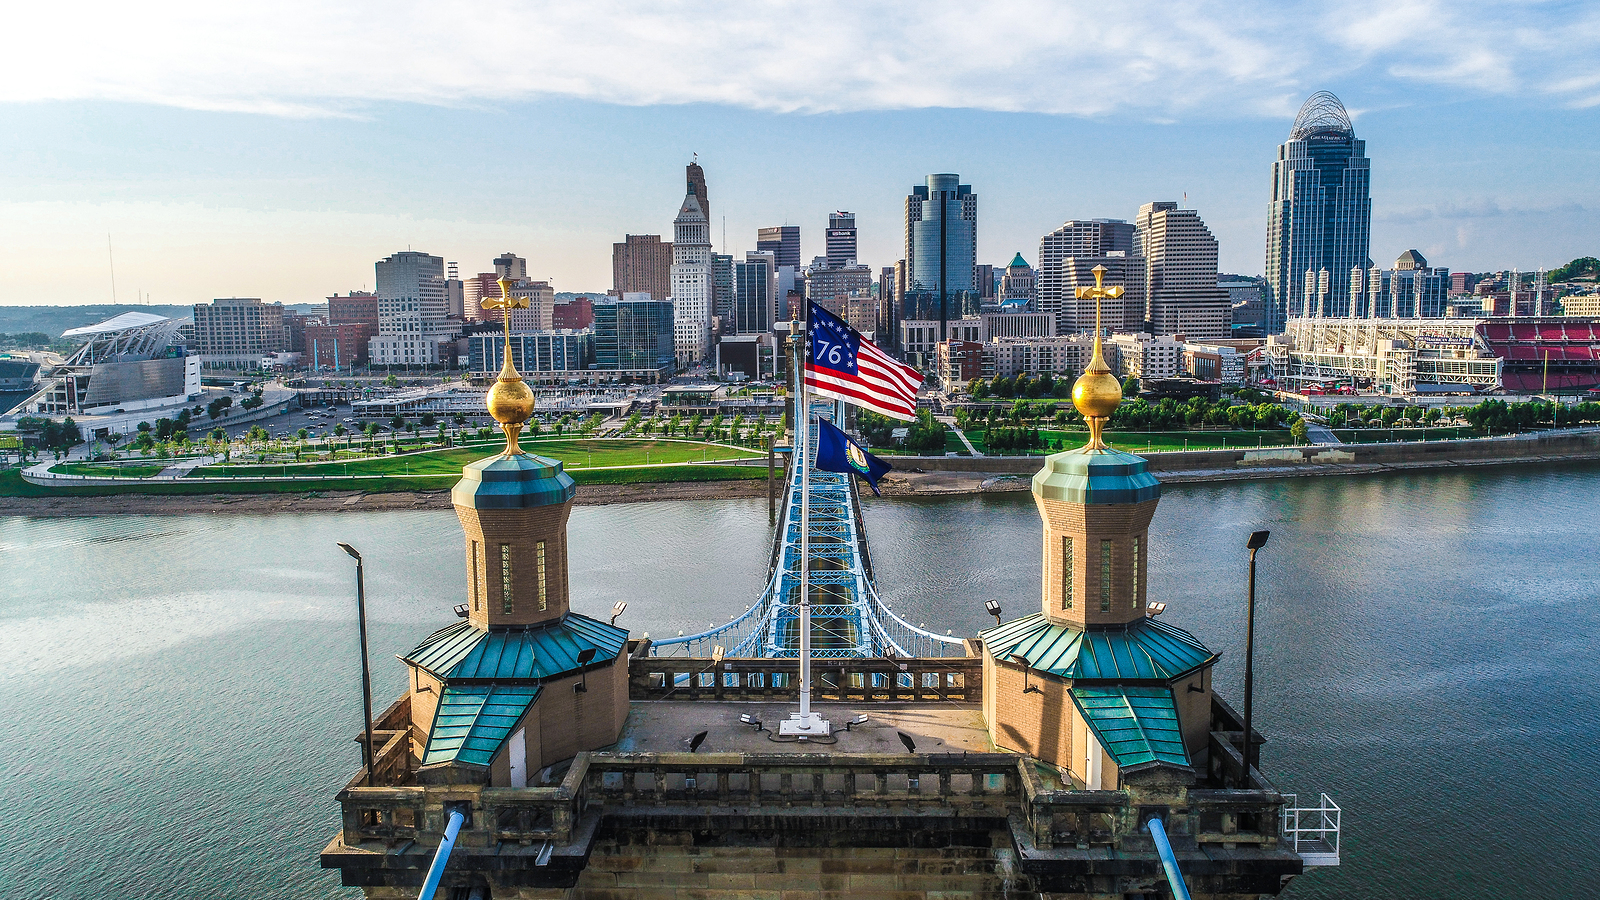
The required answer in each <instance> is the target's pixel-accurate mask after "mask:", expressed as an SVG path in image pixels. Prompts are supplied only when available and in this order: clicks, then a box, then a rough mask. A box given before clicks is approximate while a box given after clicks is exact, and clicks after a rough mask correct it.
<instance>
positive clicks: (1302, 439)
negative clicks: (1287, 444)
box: [1289, 416, 1311, 444]
mask: <svg viewBox="0 0 1600 900" xmlns="http://www.w3.org/2000/svg"><path fill="white" fill-rule="evenodd" d="M1289 437H1290V438H1292V439H1293V440H1294V442H1295V443H1296V444H1309V443H1311V432H1309V431H1307V430H1306V421H1305V420H1304V419H1302V418H1300V417H1299V416H1295V418H1294V422H1292V423H1290V425H1289Z"/></svg>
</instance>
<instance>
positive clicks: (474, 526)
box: [456, 503, 572, 626]
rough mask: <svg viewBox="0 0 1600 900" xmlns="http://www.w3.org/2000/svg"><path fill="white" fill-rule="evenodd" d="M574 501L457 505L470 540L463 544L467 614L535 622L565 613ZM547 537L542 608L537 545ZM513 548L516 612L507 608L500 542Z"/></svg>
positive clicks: (483, 620)
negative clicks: (475, 593)
mask: <svg viewBox="0 0 1600 900" xmlns="http://www.w3.org/2000/svg"><path fill="white" fill-rule="evenodd" d="M571 513H572V504H571V503H562V504H554V505H550V506H538V507H533V508H531V509H483V510H479V509H473V508H471V507H465V506H457V507H456V517H457V518H459V519H460V520H461V529H462V531H463V532H465V537H466V543H465V544H464V546H463V551H462V552H463V553H464V554H465V560H466V566H467V570H468V576H469V581H468V583H467V584H466V585H464V587H465V588H466V591H465V596H464V597H463V598H462V599H463V600H465V601H466V603H467V604H468V612H467V618H468V619H469V620H471V621H472V622H473V623H474V624H477V625H479V626H482V625H485V624H488V625H532V624H535V623H537V622H545V621H549V620H551V619H558V618H560V617H561V616H563V615H565V614H566V612H567V517H568V516H569V515H570V514H571ZM539 541H544V544H545V547H544V566H545V608H544V610H542V611H541V610H540V609H539V580H538V577H537V572H538V561H537V545H538V542H539ZM474 542H476V543H477V545H478V563H477V573H476V577H477V578H478V579H479V590H478V597H477V599H476V601H474V598H473V590H472V584H471V580H470V579H471V578H472V577H473V573H472V572H471V569H472V565H473V563H472V560H473V550H472V547H473V543H474ZM501 544H508V545H510V547H511V599H512V612H511V613H509V614H507V613H506V612H505V605H504V600H503V597H504V595H503V593H502V590H501V587H502V581H501V559H500V545H501Z"/></svg>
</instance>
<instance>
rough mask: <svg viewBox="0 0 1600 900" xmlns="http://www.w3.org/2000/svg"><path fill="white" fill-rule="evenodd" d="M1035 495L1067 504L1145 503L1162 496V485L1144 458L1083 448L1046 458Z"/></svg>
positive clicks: (1036, 476)
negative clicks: (1151, 472)
mask: <svg viewBox="0 0 1600 900" xmlns="http://www.w3.org/2000/svg"><path fill="white" fill-rule="evenodd" d="M1033 493H1034V494H1035V495H1036V496H1039V497H1043V498H1044V499H1046V500H1064V501H1066V502H1068V503H1085V504H1102V503H1143V502H1145V501H1146V500H1154V499H1156V498H1158V497H1160V496H1161V482H1160V481H1159V480H1157V479H1156V477H1155V476H1154V475H1152V474H1150V473H1149V472H1148V471H1147V470H1146V468H1145V461H1144V459H1143V458H1141V457H1138V456H1134V455H1133V454H1131V453H1123V452H1122V451H1121V450H1090V449H1087V448H1084V447H1080V448H1078V449H1077V450H1068V451H1066V452H1065V453H1057V454H1055V455H1053V456H1049V457H1046V458H1045V461H1044V468H1042V469H1040V470H1039V471H1038V472H1037V473H1036V474H1035V475H1034V476H1033Z"/></svg>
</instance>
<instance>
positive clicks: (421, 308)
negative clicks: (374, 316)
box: [367, 250, 461, 366]
mask: <svg viewBox="0 0 1600 900" xmlns="http://www.w3.org/2000/svg"><path fill="white" fill-rule="evenodd" d="M374 268H375V269H376V272H377V288H378V289H377V295H378V333H377V334H376V335H374V336H373V337H372V338H371V340H369V341H368V343H367V354H368V358H369V359H370V360H371V363H372V364H373V365H394V366H401V365H403V366H412V365H424V366H426V365H438V364H439V363H440V362H441V361H443V360H444V359H445V358H446V357H445V354H443V353H441V350H440V345H441V344H443V343H446V342H450V341H453V340H454V338H455V336H456V335H457V334H459V333H460V330H461V329H460V320H452V319H450V318H449V303H448V299H447V296H446V288H445V272H444V259H443V258H442V257H438V256H430V255H429V254H427V253H420V252H417V251H413V250H406V251H403V252H400V253H396V254H394V255H393V256H390V257H388V258H386V259H382V260H379V261H378V262H377V263H376V264H375V266H374Z"/></svg>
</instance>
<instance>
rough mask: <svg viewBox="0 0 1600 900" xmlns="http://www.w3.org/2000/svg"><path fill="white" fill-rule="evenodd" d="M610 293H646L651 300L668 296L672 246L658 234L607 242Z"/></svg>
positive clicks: (670, 284)
mask: <svg viewBox="0 0 1600 900" xmlns="http://www.w3.org/2000/svg"><path fill="white" fill-rule="evenodd" d="M611 293H612V295H613V296H617V297H621V296H623V295H624V294H641V293H642V294H649V295H650V297H651V299H654V300H665V299H667V298H668V297H670V296H672V245H671V244H670V243H667V244H664V243H662V242H661V235H659V234H630V235H625V236H624V237H623V239H622V242H621V243H619V244H612V245H611Z"/></svg>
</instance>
